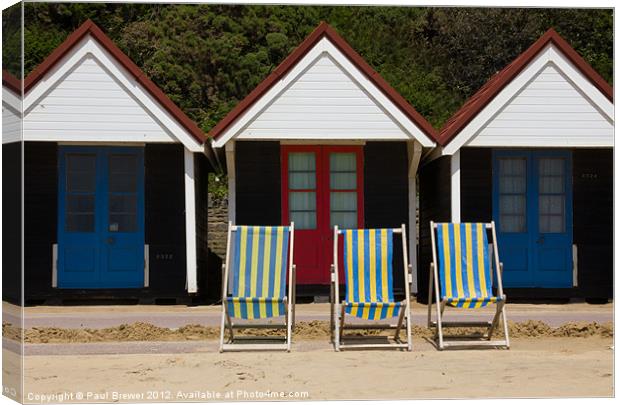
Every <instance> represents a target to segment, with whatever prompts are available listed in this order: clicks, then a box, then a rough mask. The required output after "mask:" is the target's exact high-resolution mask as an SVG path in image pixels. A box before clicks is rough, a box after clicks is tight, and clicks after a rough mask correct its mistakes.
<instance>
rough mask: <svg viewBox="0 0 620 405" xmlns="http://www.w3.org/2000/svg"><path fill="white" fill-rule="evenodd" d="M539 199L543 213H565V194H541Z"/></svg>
mask: <svg viewBox="0 0 620 405" xmlns="http://www.w3.org/2000/svg"><path fill="white" fill-rule="evenodd" d="M538 201H539V202H540V213H541V214H556V215H563V214H564V196H563V195H541V196H540V198H539V199H538Z"/></svg>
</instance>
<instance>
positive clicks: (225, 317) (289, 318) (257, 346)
mask: <svg viewBox="0 0 620 405" xmlns="http://www.w3.org/2000/svg"><path fill="white" fill-rule="evenodd" d="M238 227H239V225H233V224H232V222H229V223H228V235H227V241H226V261H225V262H224V263H223V264H222V320H221V328H220V353H223V352H226V351H266V350H286V351H287V352H290V351H291V343H292V338H293V335H292V333H293V329H294V328H295V285H296V280H295V270H296V269H295V264H294V263H293V246H294V242H295V237H294V236H295V223H293V222H291V224H290V225H289V226H288V229H289V232H290V236H289V254H288V257H289V261H288V269H287V272H288V293H287V295H286V296H285V297H284V305H285V307H286V314H285V319H284V323H283V324H269V323H254V322H252V323H235V322H233V321H232V318H231V317H230V315H229V313H228V305H227V303H226V298H227V296H228V276H229V271H230V264H231V263H230V262H231V261H232V260H231V259H230V249H231V241H232V233H233V232H236V231H237V230H238ZM235 329H237V330H240V329H286V335H285V336H283V337H281V338H280V339H282V340H284V343H282V344H277V343H275V344H274V343H254V344H245V343H242V344H240V343H234V342H235V340H239V341H241V340H274V339H278V338H277V337H276V338H274V337H271V336H269V337H265V336H239V337H235V334H234V331H235ZM226 330H228V331H229V335H230V336H229V340H228V343H227V342H225V341H224V339H225V331H226Z"/></svg>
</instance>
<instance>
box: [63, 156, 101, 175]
mask: <svg viewBox="0 0 620 405" xmlns="http://www.w3.org/2000/svg"><path fill="white" fill-rule="evenodd" d="M95 166H96V158H95V155H94V154H87V153H69V154H67V170H68V171H70V172H94V171H95Z"/></svg>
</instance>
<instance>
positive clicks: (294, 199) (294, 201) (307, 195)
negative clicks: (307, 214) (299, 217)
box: [289, 191, 316, 211]
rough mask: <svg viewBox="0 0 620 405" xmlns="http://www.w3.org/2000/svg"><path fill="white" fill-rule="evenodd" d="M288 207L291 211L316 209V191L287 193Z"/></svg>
mask: <svg viewBox="0 0 620 405" xmlns="http://www.w3.org/2000/svg"><path fill="white" fill-rule="evenodd" d="M289 208H290V210H291V211H314V210H316V193H315V192H305V191H301V192H293V193H289Z"/></svg>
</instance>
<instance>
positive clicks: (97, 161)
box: [58, 146, 144, 288]
mask: <svg viewBox="0 0 620 405" xmlns="http://www.w3.org/2000/svg"><path fill="white" fill-rule="evenodd" d="M119 157H121V159H120V160H119ZM123 157H126V158H128V159H124V160H125V162H124V163H123V159H122V158H123ZM128 161H129V162H130V163H131V164H130V165H128V164H127V162H128ZM59 162H60V164H59V190H58V191H59V192H58V207H59V211H58V287H60V288H139V287H142V286H143V284H144V163H143V162H144V158H143V149H142V148H131V147H127V148H118V147H82V146H66V147H61V148H60V150H59ZM119 162H120V163H119ZM128 179H129V181H128ZM118 201H121V202H122V201H128V203H127V202H126V203H124V204H118ZM115 202H116V203H115ZM119 223H120V225H119ZM127 224H129V225H127Z"/></svg>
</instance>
